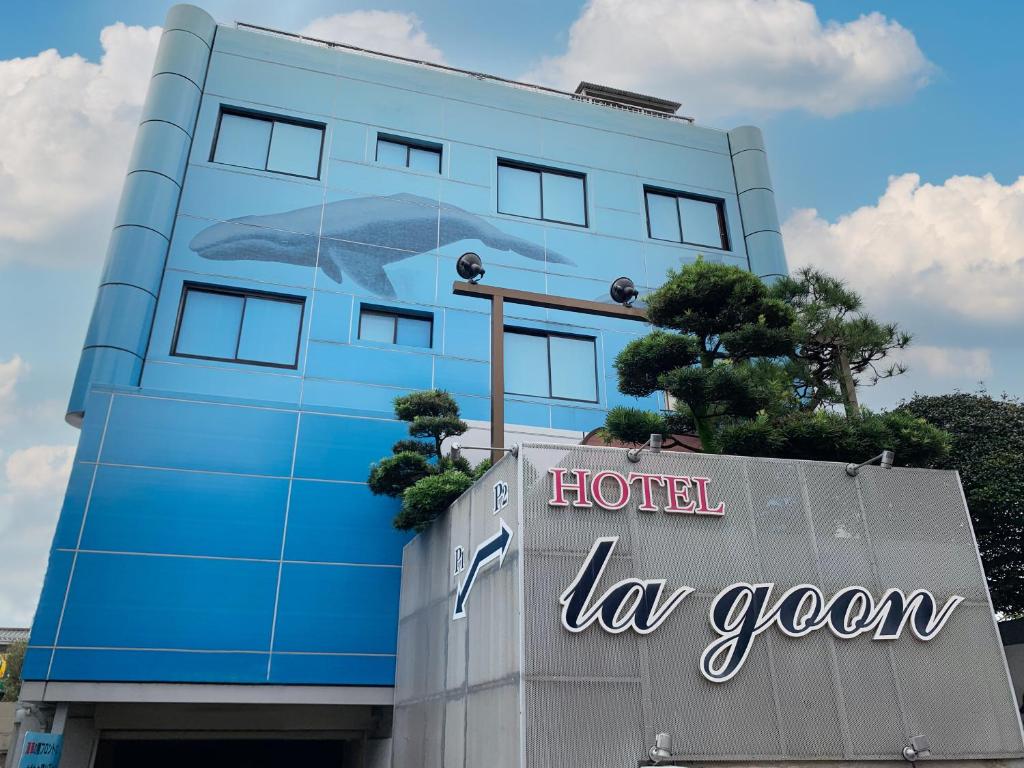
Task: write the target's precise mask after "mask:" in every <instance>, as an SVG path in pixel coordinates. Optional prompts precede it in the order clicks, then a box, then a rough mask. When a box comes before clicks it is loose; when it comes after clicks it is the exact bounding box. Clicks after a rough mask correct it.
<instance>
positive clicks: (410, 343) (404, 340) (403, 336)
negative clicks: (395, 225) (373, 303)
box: [359, 306, 434, 347]
mask: <svg viewBox="0 0 1024 768" xmlns="http://www.w3.org/2000/svg"><path fill="white" fill-rule="evenodd" d="M433 336H434V316H433V315H431V314H430V313H429V312H401V311H395V310H391V309H386V308H382V307H369V306H363V307H360V308H359V338H360V339H361V340H362V341H377V342H380V343H382V344H402V345H404V346H407V347H430V346H431V345H432V343H433Z"/></svg>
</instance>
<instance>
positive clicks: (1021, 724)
mask: <svg viewBox="0 0 1024 768" xmlns="http://www.w3.org/2000/svg"><path fill="white" fill-rule="evenodd" d="M953 473H954V474H955V475H956V487H957V490H959V491H960V500H961V501H962V502H963V505H964V512H965V514H966V517H967V530H969V531H970V532H971V541H972V542H974V553H975V554H976V555H977V556H978V570H979V571H980V572H981V581H982V583H983V584H984V585H985V597H986V598H987V599H988V606H989V608H990V609H991V610H989V615H990V616H991V617H992V626H993V628H994V629H995V632H996V639H997V640H998V639H999V637H1000V632H999V622H998V621H996V613H995V606H993V604H992V594H991V592H990V591H989V588H988V577H987V576H986V575H985V563H984V561H983V560H982V559H981V550H980V549H978V537H977V536H976V535H975V533H974V521H973V520H972V519H971V508H970V507H969V506H967V494H966V493H964V484H963V483H962V482H961V481H960V470H953ZM999 657H1000V658H1001V659H1002V660H1003V669H1004V670H1005V671H1006V682H1007V686H1008V688H1009V692H1010V707H1011V709H1017V699H1016V698H1014V696H1015V693H1014V687H1013V677H1012V676H1011V675H1010V665H1009V663H1008V662H1007V661H1006V651H1004V650H1003V644H1002V643H1001V642H1000V643H999ZM1017 728H1018V730H1019V731H1020V738H1021V744H1024V717H1018V718H1017Z"/></svg>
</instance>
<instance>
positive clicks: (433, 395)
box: [395, 389, 459, 421]
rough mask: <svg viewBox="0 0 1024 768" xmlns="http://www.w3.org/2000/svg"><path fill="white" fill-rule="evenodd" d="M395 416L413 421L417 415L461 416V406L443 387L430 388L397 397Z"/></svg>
mask: <svg viewBox="0 0 1024 768" xmlns="http://www.w3.org/2000/svg"><path fill="white" fill-rule="evenodd" d="M395 416H397V417H398V418H399V419H401V420H402V421H412V420H413V419H415V418H416V417H417V416H454V417H455V418H458V416H459V406H458V404H457V403H456V402H455V400H454V398H453V397H452V396H451V395H449V394H448V393H447V392H445V391H444V390H443V389H428V390H424V391H422V392H413V393H412V394H411V395H403V396H402V397H396V398H395Z"/></svg>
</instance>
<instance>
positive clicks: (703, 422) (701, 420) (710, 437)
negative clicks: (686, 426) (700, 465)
mask: <svg viewBox="0 0 1024 768" xmlns="http://www.w3.org/2000/svg"><path fill="white" fill-rule="evenodd" d="M693 423H694V424H695V425H696V426H697V436H698V437H700V447H701V450H702V451H704V453H718V446H717V445H715V433H714V430H712V429H711V424H710V419H708V417H707V416H697V415H696V414H694V416H693Z"/></svg>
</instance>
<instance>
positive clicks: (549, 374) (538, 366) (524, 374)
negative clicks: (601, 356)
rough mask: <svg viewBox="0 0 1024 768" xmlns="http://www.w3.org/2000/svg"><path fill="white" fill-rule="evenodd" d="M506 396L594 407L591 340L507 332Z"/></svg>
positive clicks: (594, 357)
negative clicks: (570, 402)
mask: <svg viewBox="0 0 1024 768" xmlns="http://www.w3.org/2000/svg"><path fill="white" fill-rule="evenodd" d="M505 392H507V393H508V394H514V395H534V396H536V397H555V398H560V399H563V400H586V401H588V402H592V403H596V402H597V354H596V352H595V348H594V340H593V339H591V338H587V337H584V336H563V335H559V334H549V333H540V332H536V331H526V330H510V329H506V330H505Z"/></svg>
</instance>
